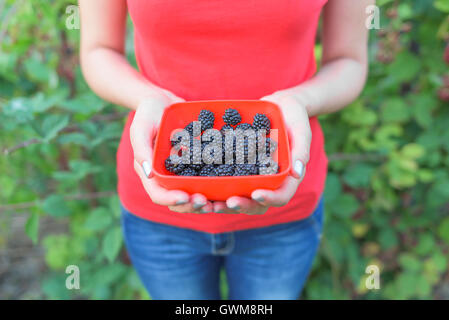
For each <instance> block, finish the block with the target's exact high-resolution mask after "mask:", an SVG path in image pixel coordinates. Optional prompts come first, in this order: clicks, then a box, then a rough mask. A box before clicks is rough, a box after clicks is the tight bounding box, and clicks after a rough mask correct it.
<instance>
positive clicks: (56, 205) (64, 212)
mask: <svg viewBox="0 0 449 320" xmlns="http://www.w3.org/2000/svg"><path fill="white" fill-rule="evenodd" d="M42 209H43V210H44V211H45V212H46V213H48V214H49V215H51V216H53V217H66V216H69V215H70V214H71V213H72V211H71V210H70V208H69V207H68V206H67V203H66V201H65V200H64V198H63V197H62V196H60V195H57V194H53V195H51V196H49V197H48V198H46V199H45V201H44V203H43V205H42Z"/></svg>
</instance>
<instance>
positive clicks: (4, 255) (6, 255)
mask: <svg viewBox="0 0 449 320" xmlns="http://www.w3.org/2000/svg"><path fill="white" fill-rule="evenodd" d="M27 217H28V214H27V213H11V214H10V213H2V214H1V215H0V299H8V300H9V299H43V298H44V296H43V294H42V291H41V280H42V277H43V276H44V275H45V273H46V272H47V269H46V266H45V261H44V250H43V248H42V247H41V246H40V245H39V244H38V245H33V243H32V242H31V240H30V239H29V238H28V237H27V236H26V235H25V232H24V226H25V223H26V219H27ZM65 229H66V226H65V225H64V224H63V223H60V222H58V221H55V220H54V219H50V218H45V217H43V218H42V219H41V222H40V228H39V233H40V234H41V235H42V234H48V233H53V232H62V231H64V230H65Z"/></svg>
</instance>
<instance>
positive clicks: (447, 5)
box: [434, 0, 449, 13]
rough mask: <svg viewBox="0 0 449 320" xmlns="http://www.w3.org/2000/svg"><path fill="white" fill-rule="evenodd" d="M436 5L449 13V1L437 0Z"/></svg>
mask: <svg viewBox="0 0 449 320" xmlns="http://www.w3.org/2000/svg"><path fill="white" fill-rule="evenodd" d="M434 6H435V8H437V9H438V10H440V11H442V12H444V13H449V1H447V0H436V1H435V2H434Z"/></svg>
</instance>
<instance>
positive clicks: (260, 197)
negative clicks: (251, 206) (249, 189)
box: [251, 196, 265, 202]
mask: <svg viewBox="0 0 449 320" xmlns="http://www.w3.org/2000/svg"><path fill="white" fill-rule="evenodd" d="M251 198H252V199H253V200H255V201H257V202H263V201H265V199H264V197H262V196H258V197H254V196H251Z"/></svg>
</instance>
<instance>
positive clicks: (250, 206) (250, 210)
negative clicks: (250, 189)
mask: <svg viewBox="0 0 449 320" xmlns="http://www.w3.org/2000/svg"><path fill="white" fill-rule="evenodd" d="M226 205H227V206H228V208H229V209H231V210H235V211H238V212H241V213H246V214H262V213H265V212H266V211H267V209H268V207H265V206H263V205H262V204H260V203H258V202H257V201H254V200H252V199H248V198H244V197H231V198H229V199H228V200H226Z"/></svg>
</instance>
